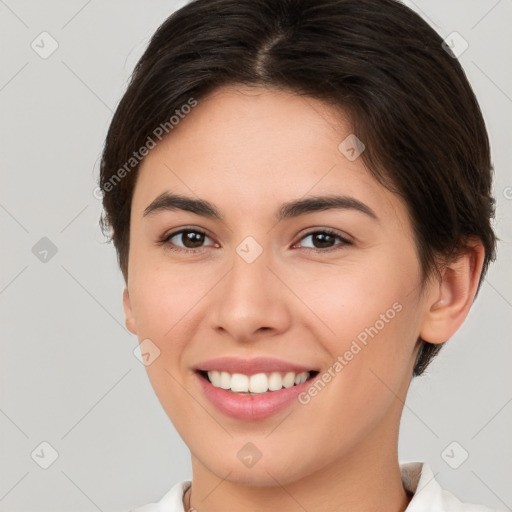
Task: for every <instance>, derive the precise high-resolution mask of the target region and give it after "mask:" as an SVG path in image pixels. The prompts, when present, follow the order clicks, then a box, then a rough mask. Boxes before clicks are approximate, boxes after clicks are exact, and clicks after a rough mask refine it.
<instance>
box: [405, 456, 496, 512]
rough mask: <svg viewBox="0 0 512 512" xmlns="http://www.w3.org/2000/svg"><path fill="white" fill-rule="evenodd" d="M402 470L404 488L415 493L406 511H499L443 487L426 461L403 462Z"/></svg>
mask: <svg viewBox="0 0 512 512" xmlns="http://www.w3.org/2000/svg"><path fill="white" fill-rule="evenodd" d="M400 471H401V473H402V481H403V483H404V488H405V489H406V490H408V491H410V492H412V493H414V495H413V497H412V499H411V501H410V503H409V506H408V507H407V509H406V511H405V512H497V511H496V509H491V508H489V507H486V506H484V505H477V504H474V503H466V502H462V501H460V500H459V499H458V498H457V497H456V496H455V495H454V494H452V493H451V492H448V491H446V490H444V489H442V488H441V486H440V485H439V483H438V482H437V481H436V479H435V475H434V474H433V473H432V470H431V469H430V467H429V465H428V464H426V463H422V462H407V463H401V464H400Z"/></svg>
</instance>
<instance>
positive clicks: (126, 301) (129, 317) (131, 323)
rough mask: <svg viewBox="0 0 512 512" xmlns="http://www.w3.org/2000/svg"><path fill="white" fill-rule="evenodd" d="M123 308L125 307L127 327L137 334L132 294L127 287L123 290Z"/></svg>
mask: <svg viewBox="0 0 512 512" xmlns="http://www.w3.org/2000/svg"><path fill="white" fill-rule="evenodd" d="M123 309H124V316H125V323H126V328H127V329H128V330H129V331H130V332H131V333H132V334H137V329H136V328H135V319H134V318H133V313H132V305H131V302H130V294H129V293H128V288H125V289H124V292H123Z"/></svg>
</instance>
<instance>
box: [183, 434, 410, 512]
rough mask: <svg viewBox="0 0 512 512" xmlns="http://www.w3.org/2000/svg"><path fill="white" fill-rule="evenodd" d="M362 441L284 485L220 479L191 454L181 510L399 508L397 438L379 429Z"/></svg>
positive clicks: (398, 511)
mask: <svg viewBox="0 0 512 512" xmlns="http://www.w3.org/2000/svg"><path fill="white" fill-rule="evenodd" d="M367 441H368V443H366V446H359V447H358V449H357V450H353V451H352V453H347V454H346V455H345V456H344V457H343V458H342V460H336V461H335V463H333V464H331V465H329V466H326V467H323V468H321V470H319V471H315V472H313V473H310V474H308V475H307V476H304V477H303V478H301V479H300V480H296V481H294V482H291V483H287V484H285V485H281V484H279V482H277V481H276V485H275V486H256V485H249V484H247V483H237V482H233V481H230V480H228V479H227V478H219V477H217V476H216V475H214V474H213V473H211V472H210V471H209V470H208V469H207V468H206V467H205V466H204V465H203V464H201V462H200V461H199V460H198V459H196V458H195V457H193V458H192V469H193V484H192V487H191V489H190V491H191V492H190V493H188V494H189V496H188V498H187V497H186V498H185V499H184V505H185V511H188V510H189V509H191V508H192V510H199V511H201V512H223V511H225V510H237V511H238V512H249V511H253V510H256V509H257V510H260V509H261V510H279V511H280V512H304V510H322V511H323V512H340V511H341V512H344V511H347V512H348V511H350V512H370V511H372V512H375V511H380V510H382V511H384V510H385V511H386V512H404V511H405V509H406V508H407V506H408V504H409V502H410V500H411V498H412V494H410V493H408V492H407V491H406V490H405V489H404V487H403V484H402V479H401V474H400V466H399V463H398V457H397V449H398V446H397V443H398V436H397V435H396V436H395V439H394V441H395V442H390V440H389V439H383V438H382V433H380V435H376V436H375V437H374V439H367ZM382 447H388V449H383V448H382Z"/></svg>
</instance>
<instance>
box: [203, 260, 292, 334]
mask: <svg viewBox="0 0 512 512" xmlns="http://www.w3.org/2000/svg"><path fill="white" fill-rule="evenodd" d="M269 252H270V251H268V252H267V251H263V253H262V254H261V255H260V256H259V257H258V258H257V259H256V260H254V261H252V262H248V261H246V260H245V259H243V258H242V257H240V256H239V254H237V253H235V254H234V256H233V258H232V267H231V270H230V271H229V272H227V274H225V275H224V277H223V278H222V279H221V281H220V282H219V284H218V285H217V286H216V287H215V288H216V294H215V295H214V296H213V297H212V301H211V303H210V307H209V311H210V321H211V322H212V325H213V328H214V329H216V330H217V331H221V332H223V333H228V334H229V335H230V336H231V337H232V338H233V339H235V340H236V341H240V342H246V343H247V342H250V341H253V340H256V339H259V338H260V337H261V336H274V335H276V334H280V333H283V332H285V331H286V330H287V329H288V328H289V327H290V323H291V311H290V303H289V301H290V300H292V297H293V295H292V294H291V293H290V291H289V290H288V289H287V287H286V286H285V284H283V276H279V274H280V272H279V269H278V268H276V265H272V262H271V261H270V260H271V257H270V256H269Z"/></svg>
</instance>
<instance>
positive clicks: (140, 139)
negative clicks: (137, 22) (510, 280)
mask: <svg viewBox="0 0 512 512" xmlns="http://www.w3.org/2000/svg"><path fill="white" fill-rule="evenodd" d="M454 57H455V55H454V54H453V52H452V51H451V50H450V48H449V45H448V46H447V45H446V44H443V40H442V39H441V38H440V37H439V35H438V34H437V33H436V32H435V31H434V30H433V29H432V28H430V27H429V26H428V25H427V24H426V23H425V22H424V21H423V20H422V19H421V18H420V17H419V16H418V15H416V14H415V13H414V12H412V11H411V10H410V9H408V8H406V7H405V6H403V5H402V4H400V3H398V2H396V1H394V0H272V1H269V0H243V1H240V0H236V1H235V0H196V1H192V2H190V3H189V4H187V5H185V6H184V7H183V8H181V9H180V10H178V11H176V12H175V13H174V14H173V15H172V16H170V17H169V18H168V19H167V20H166V21H165V22H164V23H163V24H162V25H161V27H160V28H159V29H158V30H157V32H156V33H155V34H154V36H153V38H152V40H151V42H150V44H149V46H148V48H147V49H146V51H145V53H144V54H143V56H142V57H141V59H140V61H139V62H138V64H137V66H136V68H135V71H134V73H133V77H132V80H131V82H130V84H129V87H128V90H127V91H126V93H125V95H124V97H123V98H122V100H121V102H120V104H119V106H118V108H117V111H116V112H115V115H114V118H113V120H112V124H111V126H110V129H109V132H108V135H107V139H106V142H105V148H104V152H103V158H102V166H101V177H100V187H101V190H102V191H103V204H104V208H105V216H104V218H103V226H104V227H105V228H111V229H112V239H113V241H114V244H115V247H116V250H117V253H118V259H119V264H120V268H121V270H122V272H123V275H124V278H125V281H126V289H125V291H124V296H123V305H124V310H125V315H126V325H127V327H128V329H129V330H130V331H131V332H132V333H133V334H135V335H137V337H138V339H139V341H140V347H141V354H142V357H143V361H144V364H145V365H146V368H147V371H148V375H149V378H150V381H151V384H152V386H153V388H154V390H155V392H156V394H157V396H158V398H159V400H160V402H161V404H162V406H163V408H164V409H165V411H166V413H167V414H168V416H169V418H170V419H171V421H172V422H173V424H174V426H175V427H176V429H177V431H178V432H179V434H180V435H181V437H182V438H183V440H184V442H185V443H186V444H187V446H188V447H189V449H190V451H191V457H192V468H193V478H192V481H182V482H178V483H176V484H175V485H174V486H173V487H172V489H170V491H169V492H168V493H167V494H166V495H165V496H164V497H162V499H161V500H160V501H159V503H158V504H152V505H147V506H146V507H142V508H140V509H137V510H141V511H150V510H159V511H164V510H165V511H181V510H198V511H200V512H202V511H204V512H210V511H217V510H218V511H220V510H238V511H244V510H280V511H295V510H319V509H322V510H323V511H335V510H336V511H338V510H348V509H350V510H361V511H362V510H378V509H379V510H380V509H382V510H389V511H404V510H407V511H409V512H419V511H424V510H427V509H428V510H465V511H475V512H476V511H484V510H487V509H485V508H484V507H481V506H478V505H470V504H464V503H462V502H460V501H459V500H458V499H457V498H455V497H454V496H453V495H451V494H449V493H447V492H444V491H442V490H441V488H440V487H439V485H438V484H437V482H436V481H435V479H434V478H433V474H432V471H431V470H430V468H429V467H428V465H426V464H422V463H409V464H400V463H399V462H398V448H397V446H398V445H397V443H398V430H399V424H400V417H401V413H402V409H403V404H404V400H405V398H406V395H407V390H408V387H409V384H410V382H411V378H413V377H414V376H417V375H421V374H422V373H423V372H424V371H425V369H426V368H427V366H428V364H429V362H430V361H431V360H432V358H433V357H434V356H435V355H436V354H437V352H438V351H439V349H440V348H441V347H442V344H443V343H444V342H445V341H447V340H448V339H449V338H450V337H451V336H453V334H454V333H455V332H456V331H457V329H458V328H459V327H460V326H461V324H462V323H463V321H464V319H465V318H466V316H467V314H468V312H469V309H470V307H471V305H472V302H473V300H474V298H475V296H476V294H477V292H478V289H479V286H480V284H481V282H482V280H483V277H484V276H485V272H486V270H487V267H488V264H489V262H490V261H492V260H493V259H494V257H495V243H496V241H495V235H494V232H493V230H492V227H491V220H492V217H493V214H494V201H493V199H492V197H491V192H490V191H491V185H492V172H491V171H492V165H491V160H490V151H489V142H488V137H487V133H486V129H485V123H484V120H483V118H482V115H481V112H480V109H479V107H478V104H477V101H476V99H475V96H474V94H473V92H472V90H471V87H470V85H469V84H468V81H467V79H466V77H465V75H464V72H463V70H462V68H461V66H460V64H459V63H458V61H457V60H456V59H455V58H454Z"/></svg>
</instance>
